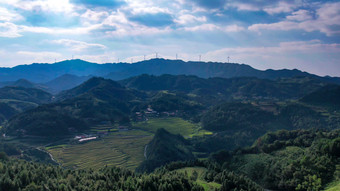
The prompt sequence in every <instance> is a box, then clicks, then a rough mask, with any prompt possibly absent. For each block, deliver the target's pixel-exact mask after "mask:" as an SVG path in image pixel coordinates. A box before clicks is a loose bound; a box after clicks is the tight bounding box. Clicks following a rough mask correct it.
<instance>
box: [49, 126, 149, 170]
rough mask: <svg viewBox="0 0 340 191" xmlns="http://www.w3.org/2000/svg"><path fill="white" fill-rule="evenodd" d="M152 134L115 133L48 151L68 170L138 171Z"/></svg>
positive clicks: (51, 148) (134, 131) (141, 132)
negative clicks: (114, 168)
mask: <svg viewBox="0 0 340 191" xmlns="http://www.w3.org/2000/svg"><path fill="white" fill-rule="evenodd" d="M152 136H153V135H152V134H150V133H148V132H144V131H139V130H132V131H127V132H115V133H111V134H110V135H108V136H106V137H103V138H100V139H99V140H94V141H90V142H86V143H82V144H74V145H61V146H56V147H50V148H47V150H48V152H50V153H51V154H52V156H53V157H54V158H55V159H56V160H57V161H58V162H59V163H61V164H62V166H64V167H67V168H78V169H85V168H94V169H95V168H100V167H103V166H105V165H108V166H118V167H125V168H128V169H135V168H136V167H137V166H138V165H139V164H140V163H141V162H142V161H143V160H144V146H145V145H146V144H147V143H148V142H149V141H150V140H151V139H152Z"/></svg>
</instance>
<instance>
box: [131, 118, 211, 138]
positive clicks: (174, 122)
mask: <svg viewBox="0 0 340 191" xmlns="http://www.w3.org/2000/svg"><path fill="white" fill-rule="evenodd" d="M133 126H134V128H136V129H141V130H145V131H149V132H153V133H155V132H156V131H157V129H160V128H164V129H165V130H167V131H169V132H170V133H172V134H181V135H182V136H184V137H186V138H188V137H192V136H203V135H209V134H212V133H211V132H208V131H205V130H201V128H200V126H199V125H197V124H193V123H191V122H189V121H186V120H184V119H181V118H177V117H169V118H153V119H150V120H148V121H146V122H138V123H135V124H134V125H133Z"/></svg>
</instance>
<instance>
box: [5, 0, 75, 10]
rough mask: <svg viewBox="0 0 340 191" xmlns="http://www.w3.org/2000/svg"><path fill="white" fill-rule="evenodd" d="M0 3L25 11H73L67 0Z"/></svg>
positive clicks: (13, 0) (9, 0)
mask: <svg viewBox="0 0 340 191" xmlns="http://www.w3.org/2000/svg"><path fill="white" fill-rule="evenodd" d="M0 3H2V4H7V5H10V6H13V7H16V8H18V9H22V10H26V11H34V10H42V11H44V12H64V13H71V12H73V10H74V6H73V5H72V4H71V3H70V2H69V0H33V1H32V0H0Z"/></svg>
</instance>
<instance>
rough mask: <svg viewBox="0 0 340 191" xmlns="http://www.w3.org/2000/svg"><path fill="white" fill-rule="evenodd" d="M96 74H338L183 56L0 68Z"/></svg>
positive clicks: (45, 77)
mask: <svg viewBox="0 0 340 191" xmlns="http://www.w3.org/2000/svg"><path fill="white" fill-rule="evenodd" d="M65 74H69V75H76V76H91V75H92V76H99V77H105V78H110V79H112V80H122V79H126V78H129V77H133V76H138V75H141V74H150V75H162V74H172V75H181V74H184V75H195V76H198V77H201V78H210V77H222V78H232V77H257V78H263V79H276V78H282V77H295V76H311V77H316V78H320V79H322V80H324V81H326V82H333V83H338V84H340V77H328V76H327V77H320V76H317V75H314V74H310V73H307V72H302V71H300V70H297V69H294V70H288V69H283V70H271V69H270V70H265V71H261V70H257V69H255V68H252V67H251V66H249V65H245V64H236V63H220V62H192V61H190V62H185V61H182V60H166V59H151V60H146V61H141V62H137V63H133V64H128V63H107V64H96V63H91V62H86V61H83V60H65V61H62V62H57V63H55V64H31V65H19V66H16V67H13V68H0V81H2V82H4V81H15V80H18V79H27V80H29V81H32V82H35V83H47V82H48V81H51V80H53V79H55V78H57V77H60V76H62V75H65Z"/></svg>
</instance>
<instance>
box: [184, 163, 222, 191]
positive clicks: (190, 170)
mask: <svg viewBox="0 0 340 191" xmlns="http://www.w3.org/2000/svg"><path fill="white" fill-rule="evenodd" d="M195 171H196V172H197V174H198V177H197V180H196V183H197V184H199V185H201V186H202V187H203V188H204V190H207V191H208V190H215V189H218V188H220V187H221V185H220V184H218V183H216V182H207V181H205V180H204V179H203V175H204V173H205V172H207V169H206V168H204V167H186V168H182V169H179V170H177V172H181V173H185V174H187V175H188V177H192V175H193V173H194V172H195Z"/></svg>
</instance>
